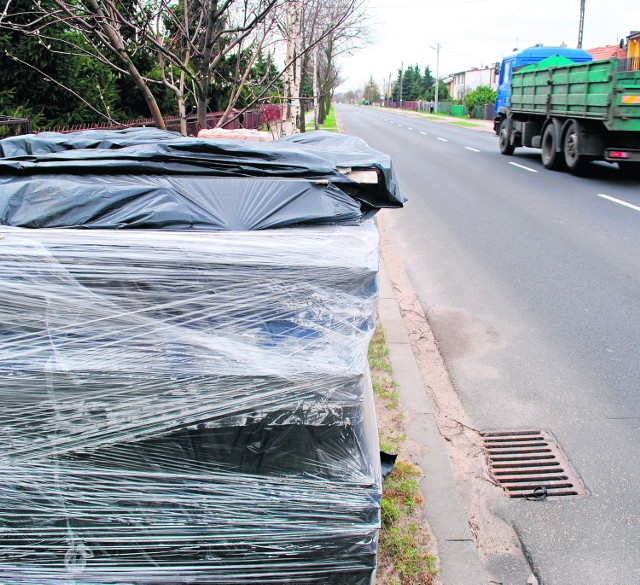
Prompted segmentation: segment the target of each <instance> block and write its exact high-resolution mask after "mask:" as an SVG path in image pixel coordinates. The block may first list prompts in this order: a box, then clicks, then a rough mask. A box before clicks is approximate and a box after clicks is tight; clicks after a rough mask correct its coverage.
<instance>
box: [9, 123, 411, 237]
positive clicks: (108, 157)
mask: <svg viewBox="0 0 640 585" xmlns="http://www.w3.org/2000/svg"><path fill="white" fill-rule="evenodd" d="M357 169H370V170H373V171H375V172H376V173H377V175H378V178H379V180H378V182H377V183H375V184H361V183H358V182H355V181H353V180H352V179H350V178H349V177H348V176H347V173H348V171H350V170H357ZM403 201H404V197H403V196H402V195H401V193H400V191H399V189H398V184H397V181H396V177H395V174H394V172H393V169H392V167H391V160H390V159H389V157H388V156H387V155H384V154H382V153H380V152H378V151H376V150H373V149H371V148H369V147H368V146H367V145H366V144H365V143H364V142H363V141H362V140H360V139H358V138H354V137H349V136H342V135H336V134H331V133H328V132H313V133H310V134H300V135H296V136H293V137H289V138H285V139H282V140H278V141H274V142H268V143H252V142H249V141H238V140H216V141H213V140H203V139H194V138H184V137H182V136H180V135H179V134H175V133H172V132H165V131H160V130H153V129H148V128H145V129H131V130H123V131H117V132H114V131H99V130H91V131H85V132H78V133H73V134H68V135H66V134H56V133H42V134H38V135H28V136H18V137H13V138H7V139H5V140H0V225H9V226H18V227H31V228H36V227H85V228H99V229H100V228H112V227H116V228H146V229H171V230H176V229H194V228H195V229H206V230H211V229H220V230H224V229H242V230H244V229H250V230H253V229H265V228H273V227H283V226H290V225H297V224H309V223H311V224H316V225H318V224H346V225H358V224H359V223H361V222H362V220H363V219H366V218H368V217H370V216H371V215H372V214H373V213H375V211H377V210H378V209H380V208H383V207H402V203H403Z"/></svg>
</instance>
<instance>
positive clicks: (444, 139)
mask: <svg viewBox="0 0 640 585" xmlns="http://www.w3.org/2000/svg"><path fill="white" fill-rule="evenodd" d="M438 140H442V142H449V141H448V140H447V139H446V138H440V136H438Z"/></svg>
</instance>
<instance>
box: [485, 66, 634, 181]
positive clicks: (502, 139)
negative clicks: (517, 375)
mask: <svg viewBox="0 0 640 585" xmlns="http://www.w3.org/2000/svg"><path fill="white" fill-rule="evenodd" d="M623 65H624V62H623V61H622V62H618V61H617V60H616V59H611V60H609V61H592V62H590V63H569V64H566V63H565V64H557V62H556V64H555V65H551V66H544V63H537V64H535V65H531V66H528V67H523V68H522V69H519V70H517V71H514V72H513V73H512V76H511V83H510V90H511V91H510V96H509V100H508V105H507V106H506V107H501V108H499V111H496V114H497V117H496V133H497V134H498V137H499V144H500V152H502V154H506V155H510V154H513V151H514V149H515V148H517V147H520V146H528V147H533V148H540V149H541V150H542V164H543V165H544V166H545V168H547V169H557V170H560V169H564V168H568V170H569V171H571V172H573V173H576V174H578V173H580V171H582V170H583V169H584V167H585V165H586V164H587V163H588V162H589V161H593V160H607V161H610V162H617V163H618V165H619V167H620V169H621V170H623V171H626V172H628V173H629V174H632V175H634V176H640V71H622V70H621V68H623ZM496 110H498V108H496Z"/></svg>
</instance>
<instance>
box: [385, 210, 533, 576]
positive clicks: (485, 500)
mask: <svg viewBox="0 0 640 585" xmlns="http://www.w3.org/2000/svg"><path fill="white" fill-rule="evenodd" d="M384 218H385V214H384V212H382V213H380V214H378V228H379V230H380V234H381V240H382V255H383V257H384V262H385V266H386V269H387V271H388V273H389V277H390V279H391V282H392V285H393V289H394V292H395V297H396V300H397V301H398V304H399V307H400V311H401V313H402V317H403V321H404V324H405V327H406V328H407V331H408V333H409V340H410V342H411V346H412V349H413V353H414V356H415V358H416V362H417V365H418V369H419V371H420V375H421V377H422V380H423V384H424V387H425V388H426V390H427V392H428V394H429V398H430V400H431V403H432V405H433V409H434V414H435V417H436V420H437V423H438V427H439V429H440V433H441V434H442V436H443V438H444V440H445V445H446V450H447V455H448V457H449V461H450V463H451V467H452V470H453V473H454V477H455V480H456V484H457V486H458V489H459V492H460V496H461V498H462V500H463V502H464V505H465V511H466V514H467V519H468V522H469V525H470V527H471V530H472V533H473V535H474V538H475V540H476V545H477V547H478V550H479V553H480V558H481V560H482V562H483V564H484V566H485V568H486V569H487V572H488V573H489V574H491V570H490V566H491V565H492V564H493V561H494V560H495V558H496V556H499V557H501V558H503V559H504V558H507V559H509V561H508V562H507V564H509V565H511V566H513V565H516V566H518V567H520V569H521V571H522V573H524V574H526V573H527V572H528V571H529V569H528V563H527V562H526V559H525V556H524V554H523V551H522V549H521V547H520V543H519V540H518V538H517V535H516V533H515V531H514V530H513V528H512V526H510V525H509V524H507V523H506V522H504V521H503V520H502V519H500V518H499V517H498V516H496V515H495V514H494V513H493V512H492V510H493V509H495V507H497V506H494V504H496V503H499V499H500V498H504V497H505V496H504V495H503V494H502V490H501V489H500V488H499V487H497V483H496V482H495V481H494V480H493V479H492V478H491V477H490V474H489V471H488V464H487V460H486V456H485V451H484V448H483V446H482V439H481V437H480V435H479V432H478V430H477V429H475V428H474V426H473V423H472V421H471V420H470V419H469V418H468V416H467V414H466V412H465V410H464V408H463V406H462V403H461V402H460V399H459V397H458V394H457V393H456V391H455V388H454V386H453V384H452V382H451V379H450V377H449V375H448V373H447V370H446V367H445V364H444V361H443V359H442V356H441V353H440V349H439V347H438V344H437V343H436V339H435V337H434V333H433V331H432V328H431V326H430V321H431V320H433V324H434V328H437V330H439V331H440V333H441V334H442V339H443V342H444V343H446V344H447V355H448V356H450V357H458V358H463V357H471V356H475V355H481V354H482V353H483V352H484V351H486V349H487V348H488V347H490V346H493V345H495V344H499V343H500V342H499V339H498V337H497V334H496V332H495V331H493V330H492V329H491V327H489V326H487V324H485V323H483V322H481V321H479V320H477V319H474V318H473V317H471V316H469V315H467V314H465V313H464V312H462V311H456V310H447V311H430V312H429V315H428V316H427V310H426V308H425V307H424V306H423V305H422V303H421V302H420V300H419V299H418V297H417V295H416V294H415V292H414V290H413V287H412V285H411V282H410V280H409V278H408V276H407V274H406V272H405V271H404V268H403V266H402V262H401V260H400V258H399V256H398V255H397V254H396V252H395V250H394V247H393V243H392V241H391V238H390V234H388V233H387V231H386V229H385V219H384Z"/></svg>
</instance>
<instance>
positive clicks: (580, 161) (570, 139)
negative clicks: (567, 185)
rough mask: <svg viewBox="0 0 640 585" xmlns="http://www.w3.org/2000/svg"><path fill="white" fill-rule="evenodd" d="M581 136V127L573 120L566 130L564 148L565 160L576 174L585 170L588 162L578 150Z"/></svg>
mask: <svg viewBox="0 0 640 585" xmlns="http://www.w3.org/2000/svg"><path fill="white" fill-rule="evenodd" d="M579 136H580V127H579V126H578V123H577V122H575V121H572V122H571V124H569V127H568V128H567V131H566V132H565V135H564V142H563V145H562V146H563V148H562V150H563V151H564V160H565V162H566V163H567V168H568V169H569V171H570V172H571V173H573V174H574V175H579V174H580V173H581V172H582V171H584V169H585V167H586V165H587V163H588V160H587V159H586V158H585V157H584V155H582V154H579V152H578V141H579V139H580V138H579Z"/></svg>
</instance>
